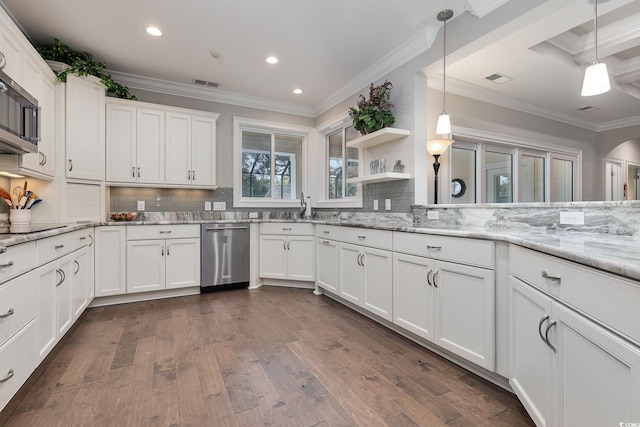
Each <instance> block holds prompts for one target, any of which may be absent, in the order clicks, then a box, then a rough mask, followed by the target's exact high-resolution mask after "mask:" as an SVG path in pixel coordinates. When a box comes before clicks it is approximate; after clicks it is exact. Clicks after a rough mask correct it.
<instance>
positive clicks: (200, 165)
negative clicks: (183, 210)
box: [191, 116, 216, 186]
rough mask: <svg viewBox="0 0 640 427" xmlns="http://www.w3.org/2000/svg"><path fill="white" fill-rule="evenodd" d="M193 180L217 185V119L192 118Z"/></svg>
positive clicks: (193, 181) (198, 183)
mask: <svg viewBox="0 0 640 427" xmlns="http://www.w3.org/2000/svg"><path fill="white" fill-rule="evenodd" d="M191 129H192V131H191V182H192V184H193V185H206V186H209V185H216V119H214V118H211V117H203V116H193V117H192V118H191Z"/></svg>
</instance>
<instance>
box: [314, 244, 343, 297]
mask: <svg viewBox="0 0 640 427" xmlns="http://www.w3.org/2000/svg"><path fill="white" fill-rule="evenodd" d="M316 253H317V257H316V259H317V262H316V265H317V267H318V271H317V281H316V283H317V284H318V286H320V287H321V288H324V289H326V290H328V291H330V292H333V293H334V294H337V293H338V280H339V276H338V273H339V271H338V259H339V257H338V242H336V241H334V240H324V239H321V238H317V239H316Z"/></svg>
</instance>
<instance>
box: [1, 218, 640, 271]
mask: <svg viewBox="0 0 640 427" xmlns="http://www.w3.org/2000/svg"><path fill="white" fill-rule="evenodd" d="M292 221H294V220H291V219H280V220H279V219H249V220H247V219H225V220H197V219H185V220H180V219H176V220H157V221H131V222H126V221H120V222H93V223H81V224H68V225H66V226H65V227H63V228H58V229H54V230H48V231H43V232H37V233H31V234H21V235H4V236H2V235H0V246H5V247H6V246H12V245H16V244H20V243H24V242H29V241H33V240H39V239H43V238H46V237H51V236H55V235H58V234H62V233H67V232H71V231H75V230H81V229H83V228H87V227H94V226H105V225H106V226H122V225H150V224H151V225H153V224H157V225H177V224H203V223H223V222H224V223H234V222H235V223H237V222H245V223H246V222H249V223H260V222H292ZM295 222H307V223H314V224H328V225H339V226H351V227H362V228H371V229H379V230H389V231H403V232H410V233H424V234H435V235H441V236H453V237H466V238H474V239H485V240H494V241H504V242H508V243H513V244H517V245H519V246H522V247H525V248H528V249H532V250H536V251H539V252H542V253H546V254H549V255H554V256H557V257H559V258H563V259H566V260H569V261H573V262H576V263H579V264H582V265H586V266H589V267H593V268H596V269H599V270H603V271H606V272H609V273H613V274H617V275H620V276H623V277H627V278H630V279H635V280H640V251H639V250H638V248H640V237H634V236H618V235H611V234H603V233H589V232H571V231H556V230H543V229H540V228H532V229H508V228H503V229H499V228H496V229H486V228H472V227H455V226H450V227H444V228H424V227H413V226H409V225H393V224H376V223H353V222H345V221H322V220H295Z"/></svg>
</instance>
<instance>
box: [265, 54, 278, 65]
mask: <svg viewBox="0 0 640 427" xmlns="http://www.w3.org/2000/svg"><path fill="white" fill-rule="evenodd" d="M265 61H267V62H268V63H269V64H277V63H278V58H276V57H275V56H268V57H267V59H265Z"/></svg>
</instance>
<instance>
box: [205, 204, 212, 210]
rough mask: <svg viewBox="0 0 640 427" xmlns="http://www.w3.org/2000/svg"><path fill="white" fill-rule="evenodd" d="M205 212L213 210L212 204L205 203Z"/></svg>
mask: <svg viewBox="0 0 640 427" xmlns="http://www.w3.org/2000/svg"><path fill="white" fill-rule="evenodd" d="M204 210H205V211H210V210H211V202H204Z"/></svg>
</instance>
